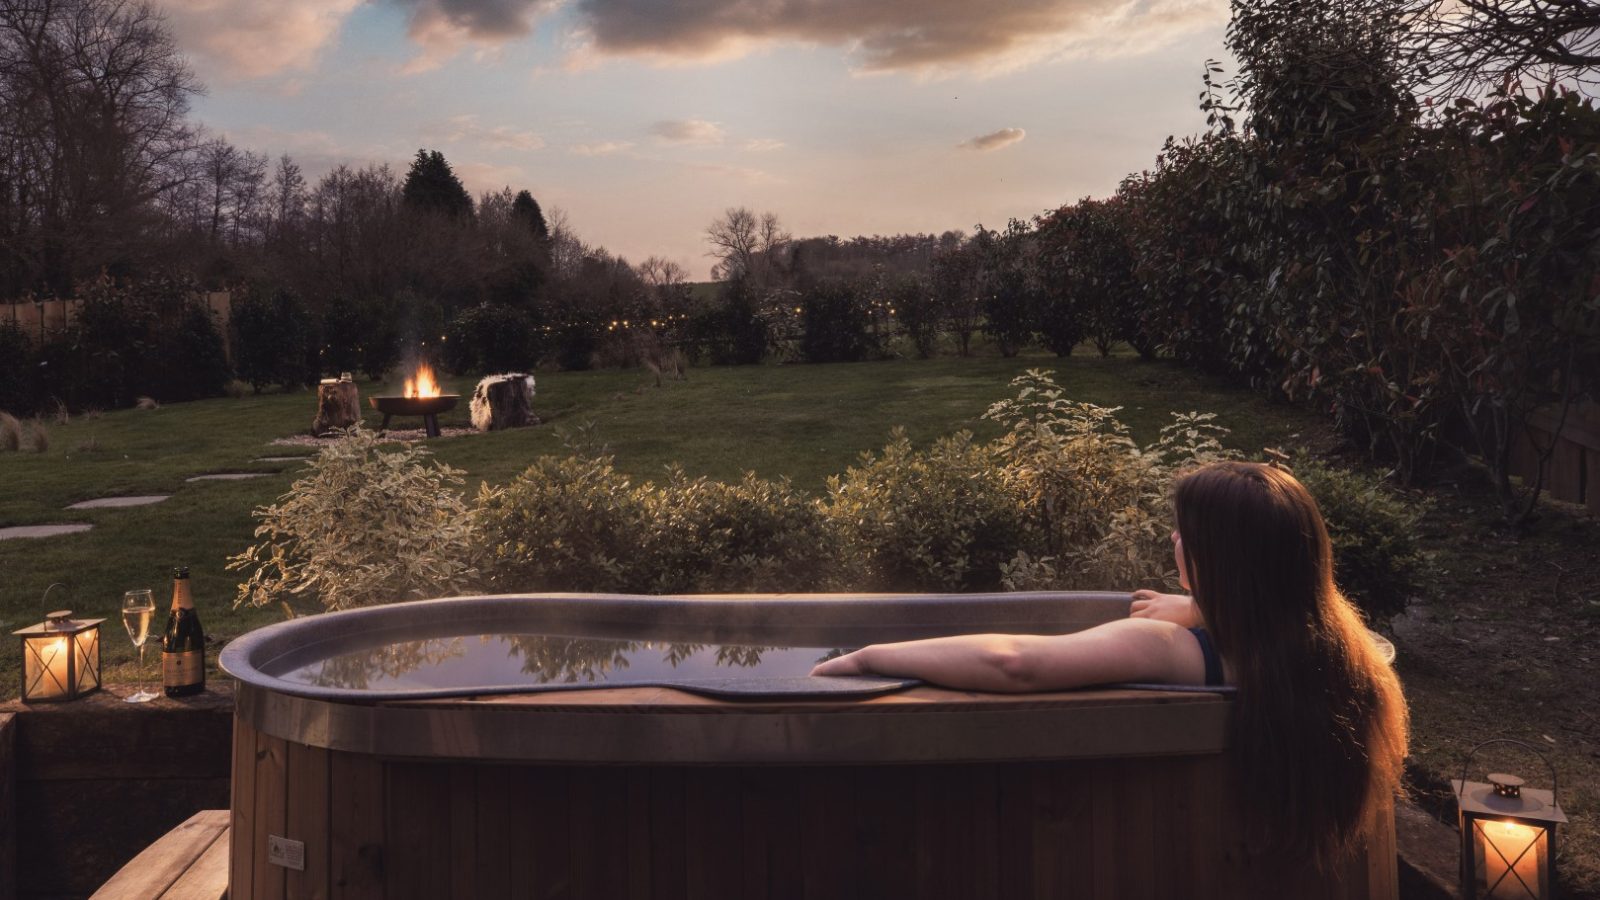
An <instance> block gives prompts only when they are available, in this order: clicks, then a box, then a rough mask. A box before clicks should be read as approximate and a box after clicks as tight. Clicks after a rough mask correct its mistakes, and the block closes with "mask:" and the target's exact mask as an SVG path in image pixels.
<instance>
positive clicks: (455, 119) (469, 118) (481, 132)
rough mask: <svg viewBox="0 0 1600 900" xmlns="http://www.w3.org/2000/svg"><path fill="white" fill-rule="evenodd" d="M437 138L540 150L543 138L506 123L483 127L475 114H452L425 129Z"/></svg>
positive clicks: (496, 147)
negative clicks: (448, 117)
mask: <svg viewBox="0 0 1600 900" xmlns="http://www.w3.org/2000/svg"><path fill="white" fill-rule="evenodd" d="M427 131H428V133H429V134H431V135H433V136H435V137H437V138H438V139H439V140H441V141H444V142H446V143H451V144H477V145H478V146H480V147H489V148H491V149H495V150H541V149H543V148H544V138H542V137H540V136H539V135H537V134H534V133H533V132H531V131H522V130H519V129H516V128H512V127H510V126H507V125H496V126H494V127H485V126H483V125H480V124H479V123H478V117H477V116H475V115H465V116H452V117H451V118H450V119H449V120H447V121H446V122H444V123H442V124H440V125H435V126H433V127H431V128H429V129H427Z"/></svg>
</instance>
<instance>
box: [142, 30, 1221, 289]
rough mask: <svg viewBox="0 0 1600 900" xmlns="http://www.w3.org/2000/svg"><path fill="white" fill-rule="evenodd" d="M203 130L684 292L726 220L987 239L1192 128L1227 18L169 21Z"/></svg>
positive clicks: (1115, 174)
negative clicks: (433, 196) (482, 209)
mask: <svg viewBox="0 0 1600 900" xmlns="http://www.w3.org/2000/svg"><path fill="white" fill-rule="evenodd" d="M164 6H165V9H166V11H167V15H168V19H169V22H170V24H171V26H172V28H173V31H174V32H175V33H176V35H177V38H178V42H179V46H180V47H181V48H182V49H183V50H184V51H185V53H187V54H188V55H189V57H190V58H191V60H192V61H193V63H194V66H195V69H196V70H197V72H198V73H199V75H200V76H201V78H202V79H203V80H204V81H205V82H206V84H207V85H208V87H209V89H210V90H209V93H208V95H207V96H206V97H203V98H201V99H200V100H199V101H198V102H197V103H196V105H195V111H196V113H197V115H198V118H199V119H200V120H201V121H202V122H204V123H205V124H206V125H207V126H208V127H210V128H212V129H213V130H215V131H218V132H221V133H223V134H225V135H226V136H227V137H228V138H229V139H230V140H232V141H233V142H234V143H236V144H239V145H241V146H244V147H247V148H250V149H252V150H256V151H260V152H265V153H268V154H271V155H274V156H275V155H277V154H278V153H283V152H288V153H290V154H291V155H292V156H294V157H295V159H296V160H297V161H298V162H300V164H301V165H302V167H303V168H304V169H305V171H306V174H307V175H308V177H311V178H315V177H317V176H320V175H321V174H322V173H324V172H326V171H327V170H328V169H329V168H330V167H331V166H333V165H334V164H336V163H339V162H347V163H356V164H361V163H366V162H389V163H391V164H393V165H395V166H396V167H398V168H399V169H400V171H402V172H403V171H404V168H405V166H406V165H407V163H408V161H409V158H410V157H411V156H412V155H413V154H414V153H415V152H416V150H417V149H418V148H419V147H427V148H429V149H438V150H441V151H443V152H444V154H445V156H446V157H447V158H448V159H449V160H450V161H451V163H452V164H453V165H454V166H455V168H456V171H457V173H458V174H460V175H461V177H462V178H463V180H464V181H465V182H466V183H467V186H468V187H469V188H470V189H471V190H473V192H474V193H477V192H479V191H482V190H485V189H492V188H499V187H501V186H504V185H510V186H512V187H513V188H528V189H529V190H531V191H533V193H534V196H535V197H537V198H538V199H539V201H540V203H541V204H542V205H544V206H546V207H547V208H548V207H550V206H556V207H560V208H561V209H563V210H565V211H566V213H567V215H568V218H569V221H570V223H571V225H572V226H573V227H574V228H575V229H576V230H577V231H578V233H579V234H580V235H581V236H582V237H583V238H584V240H586V241H588V242H590V243H596V244H601V245H604V246H605V247H607V248H608V249H610V250H612V251H614V252H617V253H621V254H623V255H624V256H626V257H628V258H629V259H630V260H632V261H634V262H638V261H639V260H641V259H643V258H644V257H646V256H648V255H650V254H653V253H654V254H661V255H664V256H666V257H668V258H671V259H675V260H677V261H678V262H680V263H683V264H684V265H686V266H688V267H689V269H690V270H691V271H692V272H693V273H695V275H696V276H697V277H704V276H705V274H706V272H707V271H708V269H709V268H710V260H709V259H708V258H707V257H706V256H705V250H706V247H705V244H704V240H703V237H702V232H703V231H704V228H705V226H706V224H707V223H709V222H710V221H711V220H712V219H713V218H715V217H716V216H717V214H718V213H720V212H721V211H722V210H723V209H725V208H726V207H729V206H736V205H745V206H750V207H752V208H755V209H758V210H770V211H773V212H776V213H777V214H778V215H779V216H780V217H781V218H782V220H783V222H784V224H785V225H786V226H787V227H788V228H789V229H790V230H791V231H792V232H794V233H795V234H796V235H812V234H837V235H840V236H850V235H855V234H873V233H882V234H888V233H895V232H903V231H942V230H945V229H949V228H958V229H970V228H971V227H972V226H973V225H976V224H978V223H983V224H985V225H989V226H991V227H994V226H1000V225H1003V224H1004V223H1005V220H1006V219H1007V218H1009V217H1012V216H1029V215H1033V214H1035V213H1037V212H1040V211H1041V210H1043V209H1045V208H1047V207H1052V206H1055V205H1059V204H1060V203H1062V202H1066V201H1070V200H1073V199H1077V198H1079V197H1082V196H1085V195H1103V194H1105V193H1107V192H1109V191H1111V190H1112V189H1114V188H1115V187H1116V184H1117V182H1118V181H1119V180H1120V179H1121V178H1122V176H1124V175H1126V174H1127V173H1128V172H1131V171H1135V170H1138V169H1140V168H1142V167H1144V166H1146V165H1148V164H1149V163H1150V161H1151V159H1152V158H1153V157H1154V155H1155V153H1156V151H1157V150H1158V149H1159V148H1160V145H1161V142H1162V140H1163V139H1164V138H1165V137H1166V136H1167V135H1169V134H1189V133H1194V132H1196V131H1198V130H1199V129H1200V128H1201V126H1202V116H1201V114H1200V113H1199V111H1198V110H1197V109H1196V105H1195V104H1196V99H1195V98H1196V95H1197V94H1198V92H1199V90H1200V79H1199V76H1200V72H1201V66H1202V63H1203V62H1204V60H1206V59H1207V58H1208V57H1219V58H1220V57H1222V56H1223V48H1222V32H1223V28H1224V26H1225V23H1226V19H1227V2H1226V0H1001V2H994V3H986V2H974V0H566V2H562V0H377V2H366V3H363V2H359V0H280V2H274V3H270V4H268V3H262V2H260V0H165V3H164Z"/></svg>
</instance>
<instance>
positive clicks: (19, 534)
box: [0, 525, 94, 541]
mask: <svg viewBox="0 0 1600 900" xmlns="http://www.w3.org/2000/svg"><path fill="white" fill-rule="evenodd" d="M93 527H94V526H93V525H17V526H14V527H12V528H0V541H3V540H7V539H9V538H45V537H55V536H56V535H58V534H77V533H78V532H80V531H88V530H89V529H91V528H93Z"/></svg>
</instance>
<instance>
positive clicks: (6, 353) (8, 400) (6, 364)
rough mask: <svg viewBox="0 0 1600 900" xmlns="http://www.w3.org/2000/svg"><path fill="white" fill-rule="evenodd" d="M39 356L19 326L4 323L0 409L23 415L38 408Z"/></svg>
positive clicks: (0, 345) (0, 332) (0, 341)
mask: <svg viewBox="0 0 1600 900" xmlns="http://www.w3.org/2000/svg"><path fill="white" fill-rule="evenodd" d="M38 368H39V353H38V350H37V349H36V348H35V347H34V342H33V341H32V340H30V339H29V338H28V335H27V334H26V333H24V332H23V330H22V329H21V328H20V327H18V326H17V325H15V324H13V323H12V322H10V321H3V322H0V410H4V411H6V412H9V413H11V414H13V415H18V416H23V415H26V414H28V413H31V412H33V411H35V410H36V409H37V408H38V394H37V390H38V387H37V384H38Z"/></svg>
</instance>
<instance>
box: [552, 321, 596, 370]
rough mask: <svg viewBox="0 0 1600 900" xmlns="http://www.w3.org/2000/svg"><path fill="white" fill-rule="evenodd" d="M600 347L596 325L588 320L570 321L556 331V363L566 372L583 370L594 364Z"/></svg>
mask: <svg viewBox="0 0 1600 900" xmlns="http://www.w3.org/2000/svg"><path fill="white" fill-rule="evenodd" d="M599 348H600V338H599V335H598V330H597V328H596V326H594V325H592V324H590V323H588V322H568V323H567V324H565V325H562V326H561V327H560V328H559V329H558V330H557V331H556V363H557V365H559V366H561V369H562V371H565V372H583V371H587V370H588V369H590V368H592V367H593V366H594V354H595V351H596V350H598V349H599Z"/></svg>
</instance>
